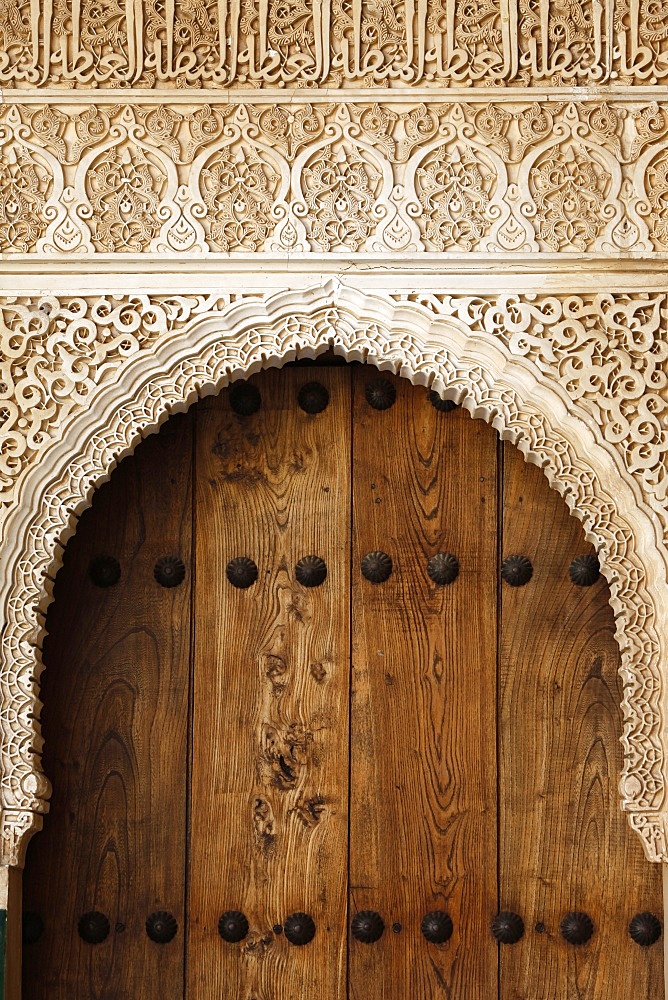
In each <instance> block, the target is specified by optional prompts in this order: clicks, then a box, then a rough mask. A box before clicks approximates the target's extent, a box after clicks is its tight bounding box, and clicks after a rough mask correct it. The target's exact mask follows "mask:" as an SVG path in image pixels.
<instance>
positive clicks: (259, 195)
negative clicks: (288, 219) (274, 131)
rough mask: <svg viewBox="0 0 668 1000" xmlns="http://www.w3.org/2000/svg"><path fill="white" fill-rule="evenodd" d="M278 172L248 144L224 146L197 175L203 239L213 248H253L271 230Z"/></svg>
mask: <svg viewBox="0 0 668 1000" xmlns="http://www.w3.org/2000/svg"><path fill="white" fill-rule="evenodd" d="M279 183H280V174H279V172H278V171H277V170H276V169H275V168H274V167H273V166H272V164H271V163H269V161H268V160H267V158H266V157H265V158H262V157H260V156H259V155H258V153H257V151H255V150H253V149H252V148H249V147H245V146H244V147H243V148H241V147H239V148H237V149H235V150H234V149H232V148H231V147H229V146H226V147H225V148H224V149H222V150H220V151H219V152H218V153H216V154H215V155H214V156H213V158H212V159H211V160H209V162H208V163H207V165H206V167H205V168H204V169H203V170H202V173H201V175H200V191H201V194H202V198H203V201H204V204H205V205H206V208H207V216H206V220H205V225H206V229H207V240H208V242H209V243H210V245H211V246H212V248H213V249H216V250H224V251H226V252H229V251H231V250H257V249H259V248H261V247H262V245H263V244H264V242H265V241H266V240H267V239H268V238H269V237H270V236H271V234H272V233H273V231H274V220H273V219H272V216H271V209H272V205H273V203H274V199H275V196H276V193H277V191H278V187H279Z"/></svg>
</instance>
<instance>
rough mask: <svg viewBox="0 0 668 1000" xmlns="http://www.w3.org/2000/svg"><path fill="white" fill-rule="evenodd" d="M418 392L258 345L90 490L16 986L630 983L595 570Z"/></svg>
mask: <svg viewBox="0 0 668 1000" xmlns="http://www.w3.org/2000/svg"><path fill="white" fill-rule="evenodd" d="M314 383H315V386H319V387H320V388H316V387H314V385H313V384H314ZM307 386H311V388H309V389H308V391H306V389H305V387H307ZM323 390H325V391H323ZM434 402H436V400H430V398H429V394H428V392H427V390H425V389H421V388H418V387H412V386H411V385H409V384H408V383H407V382H405V381H402V380H399V379H396V378H394V377H393V376H388V375H385V374H381V373H379V372H377V371H376V370H374V369H367V368H364V367H361V366H359V367H358V366H351V367H332V368H318V369H317V370H309V369H307V368H286V369H283V370H281V371H278V372H270V373H263V374H261V375H259V376H257V377H254V378H253V379H251V380H250V381H249V383H246V384H245V385H244V386H243V387H242V386H237V387H236V388H235V387H233V388H232V389H231V390H226V391H225V392H224V393H222V394H221V395H220V396H219V397H212V398H210V399H208V400H205V401H203V402H202V403H200V404H198V406H197V407H195V408H194V409H193V410H191V411H190V412H189V413H188V414H187V415H185V416H182V417H178V418H175V419H173V420H171V421H170V422H169V423H168V424H167V425H166V427H165V428H164V429H163V431H162V432H161V433H160V434H159V435H157V436H156V437H154V438H151V439H149V440H148V441H146V442H145V443H144V444H143V445H142V446H141V447H140V448H139V449H138V450H137V452H136V454H135V456H134V457H133V458H132V459H130V460H128V461H127V462H126V463H124V464H123V466H122V467H121V468H120V469H119V470H118V471H117V473H115V474H114V476H113V477H112V482H111V483H110V484H109V485H108V486H107V487H105V488H104V489H103V490H101V491H100V493H99V494H98V497H97V498H96V502H95V504H94V506H93V509H92V511H91V512H90V513H89V514H87V515H85V519H82V524H81V526H80V530H79V532H78V534H77V538H76V540H75V542H74V543H73V545H72V546H71V553H70V555H69V558H68V559H67V565H66V567H65V569H64V571H63V574H62V575H61V578H59V582H58V588H57V601H56V604H55V606H54V607H55V611H54V613H53V615H52V618H51V622H50V630H51V633H52V634H51V638H50V642H49V647H47V650H46V653H45V658H46V662H47V665H48V666H49V669H48V670H47V671H46V673H45V675H44V683H43V693H44V694H43V697H44V702H45V711H44V732H45V737H46V753H45V768H46V770H47V773H48V774H49V776H50V777H51V778H52V780H53V783H54V797H53V806H52V810H53V814H52V816H51V817H50V818H49V819H48V820H47V822H46V824H45V826H46V829H45V832H44V833H43V834H41V835H40V836H39V837H37V838H36V839H35V840H34V842H33V846H32V847H31V850H30V852H29V860H28V866H27V870H26V891H25V900H26V911H27V914H28V915H29V916H28V920H27V921H26V936H27V938H28V940H29V943H27V945H26V949H25V956H26V963H25V973H24V984H25V985H24V993H25V996H26V997H27V998H31V997H46V996H48V997H50V998H51V997H63V998H64V997H65V996H66V997H67V998H68V1000H70V998H74V997H84V996H85V997H90V996H95V997H100V998H102V997H104V998H106V1000H112V998H119V997H127V996H132V997H139V998H141V997H143V996H149V995H150V996H153V995H155V994H156V993H159V994H160V995H161V996H163V997H177V996H178V997H182V996H183V995H184V994H185V995H186V996H187V997H188V1000H195V998H200V997H201V998H205V997H206V998H208V997H211V996H216V995H221V992H222V991H223V990H224V989H225V988H227V989H228V990H229V992H230V995H233V996H244V997H246V996H247V997H253V998H262V1000H264V998H267V1000H269V998H270V997H271V998H276V1000H283V998H285V1000H287V998H294V997H301V996H303V997H312V996H314V995H318V994H320V995H322V996H323V997H325V998H327V1000H329V998H334V997H342V996H346V995H349V996H350V997H354V998H361V997H378V998H380V997H383V998H386V997H387V998H389V997H393V998H394V997H396V998H397V1000H399V998H404V997H408V996H411V997H412V996H415V997H432V996H433V997H436V996H452V997H457V998H459V997H462V998H463V997H471V996H481V997H487V996H490V997H491V996H502V997H508V998H510V997H525V998H526V1000H536V997H541V998H543V997H544V998H551V997H554V998H557V997H558V998H560V1000H561V998H562V997H563V996H578V997H588V998H589V997H591V998H594V997H596V998H598V997H603V996H605V997H609V996H610V995H611V990H614V991H615V992H618V994H619V995H620V996H626V995H633V996H638V997H645V996H646V997H651V996H655V995H657V994H658V993H659V992H660V990H661V987H662V968H661V953H660V945H658V946H657V945H654V946H647V947H643V946H641V945H640V946H639V945H638V944H637V943H635V942H634V940H633V939H632V937H631V935H630V934H629V923H630V921H631V920H632V918H634V917H635V916H636V915H637V914H641V913H653V914H658V913H660V911H661V899H660V886H659V882H658V879H659V876H658V868H656V867H653V866H650V865H648V864H647V863H646V862H645V861H644V859H643V858H642V852H641V849H640V845H639V844H638V843H637V842H636V841H635V839H633V838H632V836H631V833H630V831H629V830H628V828H627V825H626V821H625V818H624V816H623V815H622V814H621V813H620V812H619V810H618V806H617V795H616V783H617V776H618V773H619V770H620V767H621V748H620V746H619V743H618V739H619V734H620V730H621V722H620V718H619V703H620V700H621V689H620V683H619V678H618V675H617V666H618V650H617V647H616V645H615V642H614V625H613V619H612V613H611V611H610V609H609V607H608V604H607V599H606V588H605V585H604V581H603V580H602V579H600V578H598V577H597V574H596V569H595V564H594V562H593V561H592V559H591V556H592V552H591V549H590V547H589V546H587V545H586V543H584V541H583V538H582V534H581V529H580V526H579V524H577V522H575V521H574V520H572V519H570V518H569V517H568V514H567V511H566V508H565V506H564V505H563V502H562V501H561V500H560V498H559V497H558V496H557V495H556V494H554V493H551V492H550V491H549V489H548V487H547V483H546V481H545V479H544V477H543V476H542V475H541V473H540V472H539V471H538V470H536V469H534V468H531V467H527V466H525V465H524V464H523V461H522V458H521V456H520V455H519V453H517V452H516V451H515V450H514V449H513V448H512V447H511V446H509V445H506V446H502V445H501V444H500V443H499V442H498V440H497V438H496V435H495V433H494V432H493V431H492V429H491V428H489V427H488V426H487V425H485V424H483V423H482V422H480V421H471V420H470V419H469V417H468V416H467V415H466V414H465V413H464V412H463V411H461V410H452V409H451V408H450V407H447V406H445V407H443V406H442V405H441V406H435V405H433V404H434ZM313 556H315V557H317V559H310V558H309V557H313ZM513 556H515V557H522V558H521V559H514V560H513V559H509V557H513ZM318 560H323V562H324V567H323V565H322V564H321V563H320V562H319V561H318ZM323 572H325V575H324V578H323ZM573 578H575V580H574V579H573ZM303 913H306V914H307V915H308V917H309V918H310V919H309V920H307V919H306V918H305V917H303V916H302V917H299V918H296V917H295V915H296V914H303ZM360 913H362V914H373V915H375V916H371V915H370V916H368V917H365V918H364V919H358V920H357V922H356V923H355V924H354V926H353V918H354V917H356V916H358V917H359V914H360ZM499 913H503V914H513V916H512V917H511V916H506V917H505V918H504V919H502V920H500V921H497V923H496V925H495V928H494V929H495V931H496V934H497V936H498V938H500V939H502V942H503V943H499V941H498V940H497V939H496V938H495V936H494V934H493V933H492V930H491V923H492V921H493V919H494V918H495V917H497V916H498V914H499ZM166 914H167V915H168V916H166ZM223 914H226V915H227V916H226V917H225V919H223V920H222V922H221V921H220V918H221V916H223ZM569 914H570V915H576V916H573V917H572V919H571V920H570V924H569V922H568V921H566V924H564V927H563V931H564V933H565V935H566V937H568V936H570V937H571V939H572V940H571V941H570V942H569V941H567V940H566V939H565V937H564V933H562V931H561V930H560V926H561V924H562V921H563V919H564V917H566V916H567V915H569ZM578 914H586V915H587V917H589V918H590V921H591V926H590V924H589V923H588V922H587V920H585V919H584V917H582V916H577V915H578ZM170 917H171V918H172V919H170ZM291 917H294V918H295V919H293V920H292V921H291V920H290V918H291ZM425 917H428V919H427V920H425ZM381 923H382V928H381ZM636 925H637V926H635V931H634V932H635V933H636V936H637V937H639V936H640V931H639V930H638V927H640V928H641V930H642V929H644V932H645V933H646V934H649V935H650V936H651V929H652V922H651V920H649V918H645V919H644V920H640V921H636ZM592 927H593V931H592ZM279 928H280V929H279ZM648 928H649V930H648ZM314 929H315V932H314V933H313V931H314ZM381 929H382V933H380V934H379V932H380V931H381ZM520 931H522V933H521V935H520ZM590 932H591V933H590ZM311 935H312V936H311ZM300 936H301V937H302V938H310V939H309V940H308V941H306V942H304V943H300V941H299V938H300ZM430 936H431V937H432V938H434V937H437V938H439V937H440V938H446V940H441V941H433V940H429V937H430ZM364 937H366V938H375V940H371V941H369V940H363V939H364ZM234 938H237V940H234ZM291 938H292V941H291V940H290V939H291ZM513 938H516V939H517V940H515V942H514V943H511V941H510V939H513ZM582 938H587V940H582V941H580V943H575V939H582ZM161 939H168V940H161Z"/></svg>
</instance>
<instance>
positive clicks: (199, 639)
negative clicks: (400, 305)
mask: <svg viewBox="0 0 668 1000" xmlns="http://www.w3.org/2000/svg"><path fill="white" fill-rule="evenodd" d="M312 380H317V381H318V382H319V383H321V384H323V385H325V386H326V387H327V389H328V391H329V395H330V401H329V405H328V406H327V408H326V409H325V410H324V411H322V412H321V413H317V414H307V413H305V412H304V411H303V410H302V409H301V408H300V407H299V406H298V403H297V394H298V391H299V389H300V387H301V386H303V385H304V384H307V383H309V382H310V381H312ZM250 383H251V384H252V385H256V386H257V388H258V389H259V391H260V393H261V397H262V405H261V407H260V409H259V410H258V412H256V413H255V414H253V415H250V416H238V415H237V414H236V413H234V412H232V410H231V408H230V393H229V392H225V393H223V394H222V395H221V396H220V397H218V398H217V399H212V400H206V401H204V402H203V404H202V405H201V409H200V412H199V414H198V430H197V486H196V497H197V508H196V509H197V515H196V517H197V527H196V539H197V540H196V567H197V569H196V573H197V587H196V602H195V621H196V642H195V667H194V747H195V750H194V755H193V786H192V788H193V793H192V855H191V874H190V885H191V889H190V904H189V909H190V917H191V937H190V949H189V961H188V969H189V972H188V982H189V993H188V998H189V1000H210V998H211V997H219V996H225V997H234V998H244V1000H251V998H260V1000H295V998H296V997H313V998H318V997H323V998H325V997H327V998H329V997H332V998H333V997H339V996H344V995H345V973H346V941H345V927H346V891H345V890H346V881H347V879H346V859H347V846H346V845H347V824H348V694H349V674H350V668H349V662H350V638H349V603H348V601H349V545H350V375H349V373H348V372H347V371H346V370H345V369H331V370H327V371H326V370H324V369H318V370H309V369H306V368H298V369H297V368H295V369H287V368H286V369H284V370H282V371H279V372H276V371H274V372H264V373H263V374H262V376H261V378H258V379H251V380H250ZM307 555H317V556H320V557H321V558H323V559H324V560H325V562H326V564H327V578H326V580H325V582H324V583H323V584H322V585H321V586H318V587H313V588H307V587H305V586H303V585H302V584H300V583H298V582H297V580H296V577H295V565H296V563H297V561H298V560H299V559H301V558H302V557H304V556H307ZM238 556H246V557H250V558H252V559H253V561H254V562H255V563H256V565H257V567H258V570H259V576H258V579H257V582H256V583H254V584H253V585H252V586H251V587H249V588H248V589H237V588H235V587H233V586H232V585H231V584H230V583H229V582H228V580H227V579H226V566H227V564H228V561H229V560H231V559H233V558H235V557H238ZM227 910H240V911H242V912H243V913H244V914H245V915H246V917H247V919H248V921H249V925H250V931H249V934H248V936H247V937H246V938H245V940H243V941H242V942H240V943H238V944H232V943H229V942H225V941H223V940H221V939H220V938H219V936H218V933H217V925H218V920H219V917H220V915H221V913H222V912H224V911H227ZM299 911H304V912H306V913H308V914H310V915H311V916H312V918H313V919H314V921H315V923H316V928H317V929H316V934H315V938H314V939H313V941H312V942H311V943H310V944H308V945H305V946H302V947H298V946H294V945H292V944H290V943H289V942H288V941H287V940H286V937H285V934H281V933H277V932H275V931H274V929H273V928H274V927H275V926H277V925H279V926H280V925H282V924H283V923H284V921H285V918H286V917H287V916H288V915H289V914H291V913H294V912H299Z"/></svg>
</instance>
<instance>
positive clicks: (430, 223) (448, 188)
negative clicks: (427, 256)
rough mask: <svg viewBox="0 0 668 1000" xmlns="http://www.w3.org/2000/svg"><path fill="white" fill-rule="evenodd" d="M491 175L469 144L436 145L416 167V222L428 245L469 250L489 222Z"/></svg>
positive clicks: (437, 247)
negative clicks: (418, 208)
mask: <svg viewBox="0 0 668 1000" xmlns="http://www.w3.org/2000/svg"><path fill="white" fill-rule="evenodd" d="M494 186H495V176H494V174H493V173H492V171H491V170H490V169H489V167H488V166H487V165H486V164H485V163H483V162H482V160H481V159H480V158H479V157H477V156H476V155H475V153H474V151H473V150H472V149H471V147H470V146H462V147H459V146H454V148H448V147H445V146H441V147H439V149H437V150H435V152H433V153H431V154H430V155H429V156H428V157H427V159H426V160H425V161H423V164H422V165H421V166H420V167H419V168H418V170H417V179H416V190H417V195H418V198H419V200H420V204H421V206H422V216H421V218H420V219H419V224H420V226H421V229H422V234H423V240H424V243H425V245H426V246H427V248H428V249H434V250H451V249H453V248H455V249H458V250H473V249H474V248H475V246H476V244H478V243H479V242H480V240H481V239H482V237H483V236H484V235H485V232H486V231H487V228H488V226H489V220H488V218H487V216H486V210H487V207H488V205H489V201H490V196H491V194H492V193H493V189H494Z"/></svg>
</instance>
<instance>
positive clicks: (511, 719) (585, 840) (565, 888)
mask: <svg viewBox="0 0 668 1000" xmlns="http://www.w3.org/2000/svg"><path fill="white" fill-rule="evenodd" d="M504 454H505V471H504V502H503V511H504V515H503V551H504V554H505V555H511V554H516V553H520V554H522V555H526V556H528V557H529V558H530V560H531V562H532V563H533V567H534V571H533V577H532V579H531V581H530V582H529V583H528V584H527V585H526V586H523V587H517V588H513V587H509V586H508V585H507V584H502V590H501V600H502V616H501V643H500V651H501V664H500V668H501V669H500V690H499V712H500V722H499V726H500V772H499V773H500V781H499V787H500V791H499V797H500V887H501V905H502V907H504V908H508V909H512V910H515V911H516V912H518V913H520V914H521V915H522V917H523V919H524V921H525V925H526V934H525V937H524V939H523V940H522V941H521V942H519V943H518V944H516V945H514V946H502V948H501V984H502V988H501V996H502V997H504V998H513V1000H519V998H523V1000H535V998H536V997H537V996H541V997H559V998H560V1000H562V998H563V1000H576V998H577V1000H609V998H610V997H633V998H634V1000H649V998H650V997H651V998H654V1000H655V998H657V997H660V996H662V994H663V963H662V958H663V956H662V945H661V942H659V943H657V944H656V945H654V946H652V947H651V948H641V947H639V946H638V945H637V944H635V943H634V942H633V941H632V939H631V938H630V936H629V934H628V924H629V920H630V919H631V918H632V917H633V916H634V914H636V913H638V912H641V911H643V910H651V911H653V912H654V913H655V914H656V915H657V916H658V917H659V918H660V917H661V914H662V902H661V871H660V866H658V865H650V864H649V863H648V862H646V861H645V859H644V857H643V854H642V849H641V845H640V843H639V841H638V839H637V837H636V836H635V835H633V834H632V832H631V831H630V829H629V827H628V825H627V820H626V817H625V816H624V815H623V814H622V812H621V811H620V809H619V801H618V793H617V784H618V780H619V774H620V771H621V763H622V748H621V745H620V743H619V738H620V736H621V710H620V703H621V697H622V690H621V682H620V678H619V675H618V673H617V670H618V666H619V651H618V647H617V645H616V643H615V640H614V619H613V614H612V611H611V608H610V606H609V604H608V596H609V595H608V589H607V585H606V583H605V580H604V579H603V577H601V578H600V579H599V580H598V582H597V583H595V584H594V585H593V586H590V587H579V586H575V585H574V584H573V583H572V582H571V579H570V577H569V566H570V563H571V561H572V560H573V559H574V558H575V557H576V556H579V555H582V554H586V553H592V552H593V549H592V547H591V546H590V545H589V544H588V543H587V542H586V541H585V539H584V536H583V532H582V528H581V525H580V523H579V522H578V521H576V520H575V519H574V518H572V517H570V515H569V513H568V509H567V507H566V505H565V503H564V501H563V500H562V499H561V497H560V496H559V495H558V494H557V493H556V492H554V491H552V490H550V489H549V486H548V483H547V480H546V478H545V476H544V475H543V473H542V472H541V471H540V470H538V469H537V468H536V467H535V466H527V465H525V464H524V461H523V458H522V456H521V454H520V453H519V452H518V451H517V450H516V449H515V448H513V447H511V446H510V445H507V446H506V447H505V453H504ZM575 910H581V911H584V912H586V913H588V914H589V915H590V917H591V918H592V920H593V922H594V925H595V928H596V930H595V933H594V935H593V937H592V938H591V940H590V941H589V942H588V943H587V944H585V945H582V946H574V945H572V944H567V943H566V942H565V941H564V940H563V938H562V937H561V935H560V933H559V924H560V921H561V919H562V917H563V916H564V914H566V913H567V912H569V911H575ZM537 925H542V927H540V926H539V927H538V928H537ZM543 928H544V930H543Z"/></svg>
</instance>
